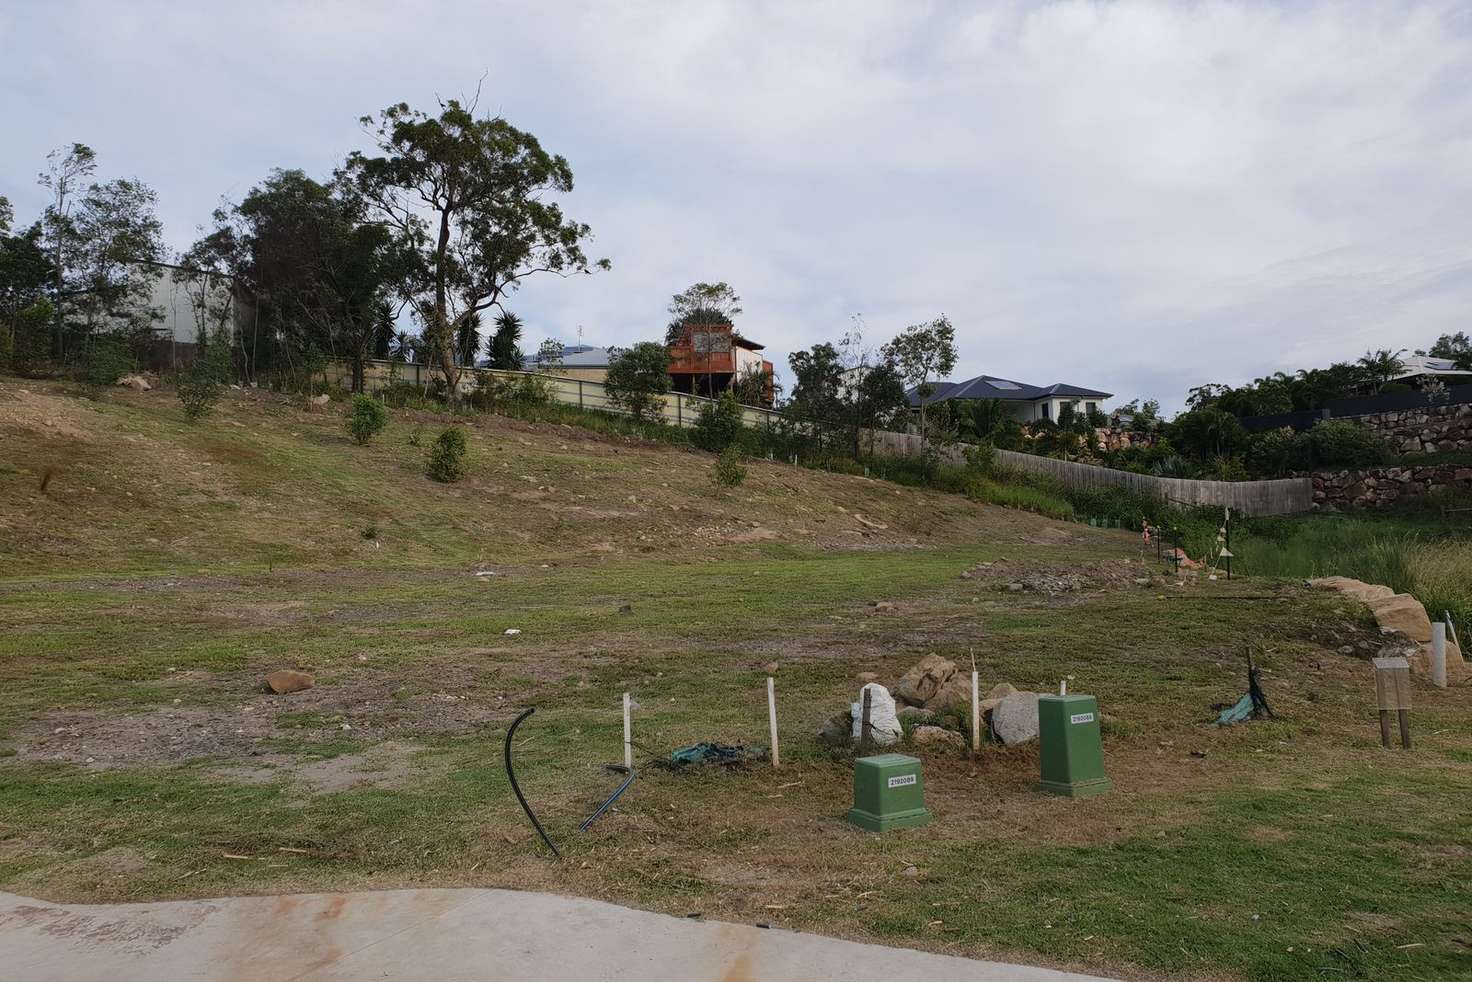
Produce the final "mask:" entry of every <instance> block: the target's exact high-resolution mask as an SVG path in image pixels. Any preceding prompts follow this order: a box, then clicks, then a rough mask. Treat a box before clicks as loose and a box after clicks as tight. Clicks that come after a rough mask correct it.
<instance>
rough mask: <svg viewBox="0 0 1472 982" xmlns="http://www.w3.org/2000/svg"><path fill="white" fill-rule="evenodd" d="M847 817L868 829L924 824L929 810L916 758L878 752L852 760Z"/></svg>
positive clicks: (903, 827) (928, 816) (879, 829)
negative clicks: (850, 804)
mask: <svg viewBox="0 0 1472 982" xmlns="http://www.w3.org/2000/svg"><path fill="white" fill-rule="evenodd" d="M848 820H849V821H850V822H853V823H854V824H855V825H857V826H859V827H860V828H865V829H868V830H869V831H870V832H887V831H889V830H890V829H907V828H913V827H914V826H916V825H925V824H927V823H928V822H929V821H930V812H929V811H927V810H926V808H925V782H924V781H922V780H921V778H920V761H919V759H918V758H916V757H906V756H905V755H904V754H879V755H878V756H877V757H860V758H859V759H858V760H856V761H854V806H853V808H851V809H849V812H848Z"/></svg>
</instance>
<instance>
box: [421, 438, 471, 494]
mask: <svg viewBox="0 0 1472 982" xmlns="http://www.w3.org/2000/svg"><path fill="white" fill-rule="evenodd" d="M465 448H466V444H465V431H464V430H462V429H460V428H459V427H458V426H452V427H451V428H450V429H448V430H445V432H443V433H441V434H440V435H439V437H438V438H437V439H436V440H435V441H434V446H432V447H430V448H429V465H428V467H427V468H426V472H427V473H428V474H429V476H430V477H432V478H433V479H434V480H436V481H440V482H442V483H444V484H450V483H453V482H455V481H458V480H460V478H461V477H463V476H464V475H465Z"/></svg>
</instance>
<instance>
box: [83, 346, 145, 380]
mask: <svg viewBox="0 0 1472 982" xmlns="http://www.w3.org/2000/svg"><path fill="white" fill-rule="evenodd" d="M132 368H133V359H132V358H131V357H129V355H128V349H127V348H126V347H125V346H124V345H123V343H122V342H121V341H119V340H118V339H117V338H97V339H96V340H94V341H93V342H92V346H91V347H90V348H89V349H88V351H87V365H86V368H85V370H84V371H83V373H82V378H83V380H84V381H86V383H87V384H88V385H91V386H95V387H97V388H106V387H107V386H110V385H117V384H118V379H120V378H122V377H123V376H124V375H126V374H128V372H130V371H131V370H132Z"/></svg>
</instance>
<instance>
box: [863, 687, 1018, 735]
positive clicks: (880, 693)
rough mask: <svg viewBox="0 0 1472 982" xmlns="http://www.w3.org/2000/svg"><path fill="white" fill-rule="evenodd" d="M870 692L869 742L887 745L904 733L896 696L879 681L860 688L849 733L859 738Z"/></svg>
mask: <svg viewBox="0 0 1472 982" xmlns="http://www.w3.org/2000/svg"><path fill="white" fill-rule="evenodd" d="M865 690H867V691H868V692H869V693H870V697H869V742H870V744H871V745H874V746H879V747H887V746H889V745H890V744H891V743H894V742H896V741H898V740H899V738H900V736H901V735H902V733H903V730H902V728H901V727H900V718H899V716H898V715H896V714H895V705H894V696H891V695H890V694H889V690H888V689H886V688H885V687H884V686H882V685H880V684H879V683H878V682H870V683H869V684H868V685H866V686H864V688H863V689H861V690H859V698H858V699H857V700H856V701H855V702H854V704H853V705H852V706H850V707H849V713H850V714H851V717H852V720H853V727H852V729H851V730H850V733H849V735H850V736H851V737H852V738H853V740H854V741H855V742H858V739H859V729H860V728H861V727H862V726H863V725H864V691H865ZM1034 729H1036V724H1034Z"/></svg>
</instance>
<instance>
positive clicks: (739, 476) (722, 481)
mask: <svg viewBox="0 0 1472 982" xmlns="http://www.w3.org/2000/svg"><path fill="white" fill-rule="evenodd" d="M744 480H746V468H745V467H743V466H741V451H740V450H738V449H737V448H736V446H735V445H734V444H732V445H731V446H728V447H727V448H726V449H725V450H723V451H721V456H720V457H719V458H717V460H716V485H717V486H718V487H722V488H734V487H735V486H736V485H738V484H740V483H741V482H742V481H744Z"/></svg>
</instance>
